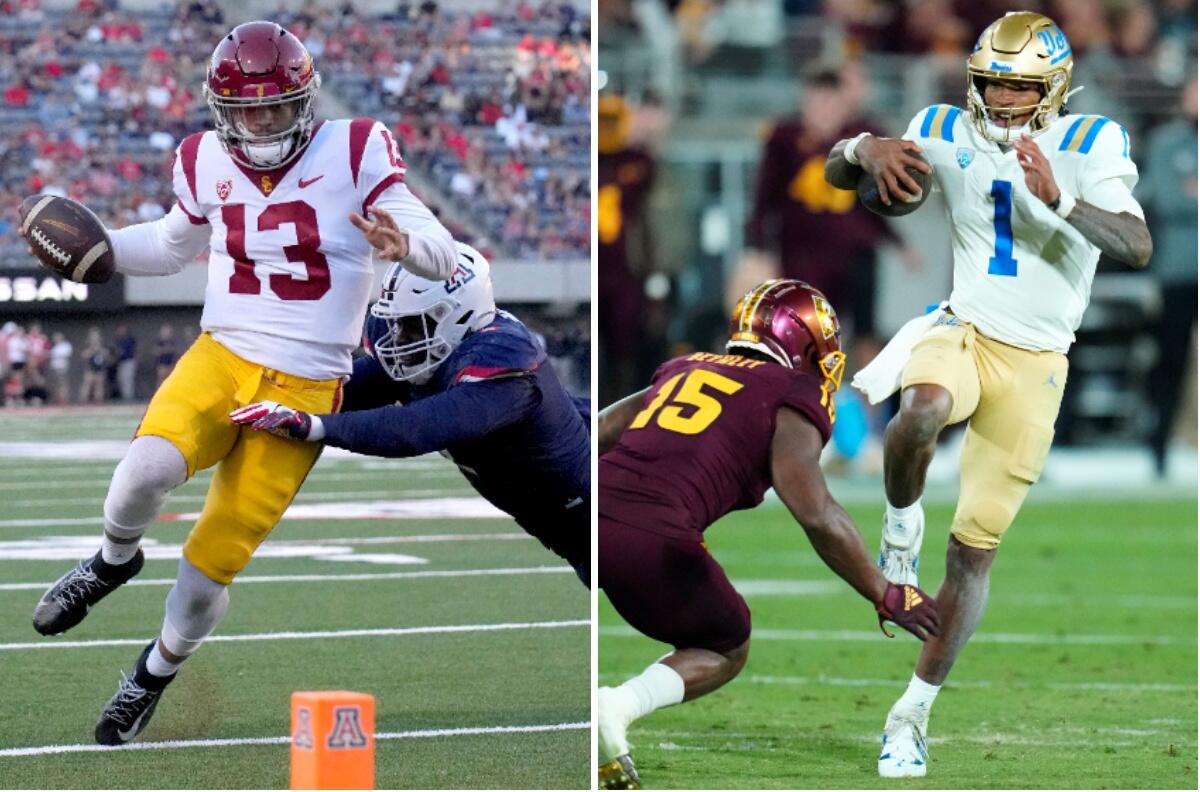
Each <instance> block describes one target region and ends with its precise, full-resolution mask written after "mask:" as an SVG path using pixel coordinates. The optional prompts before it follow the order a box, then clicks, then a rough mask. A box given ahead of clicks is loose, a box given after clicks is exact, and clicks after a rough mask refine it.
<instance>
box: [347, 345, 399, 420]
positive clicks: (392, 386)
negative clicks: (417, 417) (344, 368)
mask: <svg viewBox="0 0 1200 792" xmlns="http://www.w3.org/2000/svg"><path fill="white" fill-rule="evenodd" d="M395 402H396V382H395V381H394V380H393V379H392V378H391V377H389V376H388V375H387V372H386V371H384V370H383V366H381V365H379V361H377V360H376V359H375V358H373V357H371V356H370V355H363V356H362V357H360V358H358V359H357V360H355V361H354V373H353V374H351V375H350V380H349V382H347V383H346V387H345V390H344V391H343V394H342V409H341V410H340V412H353V411H355V410H369V409H371V408H372V407H382V406H383V405H385V404H394V403H395Z"/></svg>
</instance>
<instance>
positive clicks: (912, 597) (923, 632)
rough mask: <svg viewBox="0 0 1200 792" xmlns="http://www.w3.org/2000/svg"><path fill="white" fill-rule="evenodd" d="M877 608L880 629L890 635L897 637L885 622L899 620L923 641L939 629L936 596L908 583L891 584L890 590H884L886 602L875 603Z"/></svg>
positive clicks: (902, 625) (889, 585) (898, 622)
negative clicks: (934, 599) (934, 597)
mask: <svg viewBox="0 0 1200 792" xmlns="http://www.w3.org/2000/svg"><path fill="white" fill-rule="evenodd" d="M875 611H876V612H877V613H878V614H879V629H881V630H883V634H884V635H886V636H887V637H888V638H895V637H896V636H894V635H892V634H891V633H890V632H888V631H887V628H886V627H884V626H883V623H884V622H885V621H890V622H895V623H896V624H897V625H899V626H900V627H903V628H904V629H905V630H908V631H909V632H910V633H912V634H913V635H915V636H917V637H918V638H920V639H921V640H922V641H924V640H925V639H926V638H928V637H929V636H931V635H932V636H936V635H937V634H938V632H939V630H938V612H937V605H936V604H934V601H933V597H931V596H929V595H928V594H926V593H925V592H924V591H921V589H919V588H917V587H916V586H910V585H908V584H907V583H905V584H904V585H902V586H897V585H896V584H895V583H888V587H887V590H885V591H884V592H883V601H882V602H880V603H878V604H876V605H875Z"/></svg>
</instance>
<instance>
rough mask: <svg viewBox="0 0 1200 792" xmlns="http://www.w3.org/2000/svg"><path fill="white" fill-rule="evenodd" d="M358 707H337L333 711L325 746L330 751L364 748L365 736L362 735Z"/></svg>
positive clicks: (365, 743) (365, 745)
mask: <svg viewBox="0 0 1200 792" xmlns="http://www.w3.org/2000/svg"><path fill="white" fill-rule="evenodd" d="M361 712H362V710H360V709H359V708H358V707H338V708H336V709H335V710H334V711H333V729H332V730H331V731H330V732H329V738H328V739H327V740H325V744H326V745H327V746H329V747H330V748H332V749H339V748H366V747H367V735H366V734H364V733H363V729H362V723H361V718H360V715H361Z"/></svg>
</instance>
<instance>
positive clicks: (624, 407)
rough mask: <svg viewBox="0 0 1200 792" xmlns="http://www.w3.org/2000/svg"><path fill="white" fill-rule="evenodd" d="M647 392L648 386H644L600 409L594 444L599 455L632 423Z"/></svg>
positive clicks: (610, 446)
mask: <svg viewBox="0 0 1200 792" xmlns="http://www.w3.org/2000/svg"><path fill="white" fill-rule="evenodd" d="M649 392H650V389H649V388H644V389H642V390H640V391H638V392H637V393H633V394H630V395H629V396H626V397H625V398H624V399H621V400H620V401H616V402H613V403H612V404H610V405H608V406H607V407H605V408H604V409H603V410H601V411H600V415H599V416H597V419H596V420H597V423H598V424H599V426H598V428H597V430H596V431H597V440H596V446H597V448H599V453H600V454H601V455H603V454H607V453H608V452H609V451H610V450H612V447H613V446H615V445H616V444H617V441H618V440H620V439H621V435H622V434H624V432H625V430H626V429H627V428H628V427H629V424H631V423H633V419H634V418H635V417H636V416H637V414H638V413H639V412H641V411H642V407H643V406H644V404H645V401H646V394H647V393H649Z"/></svg>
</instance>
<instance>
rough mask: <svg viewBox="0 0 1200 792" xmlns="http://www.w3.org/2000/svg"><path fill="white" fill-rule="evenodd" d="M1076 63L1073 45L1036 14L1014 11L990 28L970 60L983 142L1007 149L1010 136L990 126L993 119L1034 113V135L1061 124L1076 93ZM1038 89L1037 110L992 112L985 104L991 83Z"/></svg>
mask: <svg viewBox="0 0 1200 792" xmlns="http://www.w3.org/2000/svg"><path fill="white" fill-rule="evenodd" d="M1074 64H1075V60H1074V58H1073V57H1072V55H1071V44H1070V42H1068V41H1067V37H1066V36H1065V35H1063V32H1062V31H1061V30H1060V29H1059V27H1058V25H1056V24H1054V20H1052V19H1050V17H1047V16H1043V15H1042V14H1035V13H1034V12H1032V11H1014V12H1012V13H1009V14H1006V15H1005V16H1003V17H1001V18H1000V19H997V20H996V21H995V22H993V23H992V24H990V25H988V27H987V29H986V30H984V31H983V33H982V34H981V35H980V36H979V40H978V41H976V42H975V49H974V50H973V51H972V52H971V56H970V57H969V58H967V108H968V110H969V111H970V113H971V123H973V124H974V125H975V128H976V129H978V130H979V132H980V134H982V135H983V136H984V137H986V138H988V139H990V140H994V141H996V142H997V143H1007V142H1008V140H1009V134H1010V130H1009V129H1007V128H1001V127H999V126H998V125H996V124H993V123H991V121H990V116H989V113H991V112H1004V113H1009V114H1012V115H1021V114H1023V113H1026V112H1029V111H1032V112H1033V117H1032V118H1031V119H1030V120H1029V124H1028V129H1029V134H1031V135H1037V134H1039V133H1040V132H1044V131H1045V130H1046V129H1047V128H1048V127H1049V126H1050V124H1051V123H1053V122H1054V120H1055V119H1056V118H1058V115H1059V113H1060V112H1061V110H1062V107H1063V104H1064V103H1065V102H1066V100H1067V92H1068V91H1069V90H1070V88H1071V69H1072V67H1073V66H1074ZM989 79H992V80H1013V81H1019V82H1029V83H1036V84H1037V85H1039V86H1040V88H1041V92H1042V98H1041V100H1040V101H1039V102H1038V103H1037V104H1035V105H1026V106H1024V107H1012V108H1008V107H1004V108H1002V107H989V106H988V105H987V104H986V103H985V102H984V99H983V88H984V85H985V84H986V83H987V80H989Z"/></svg>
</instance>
